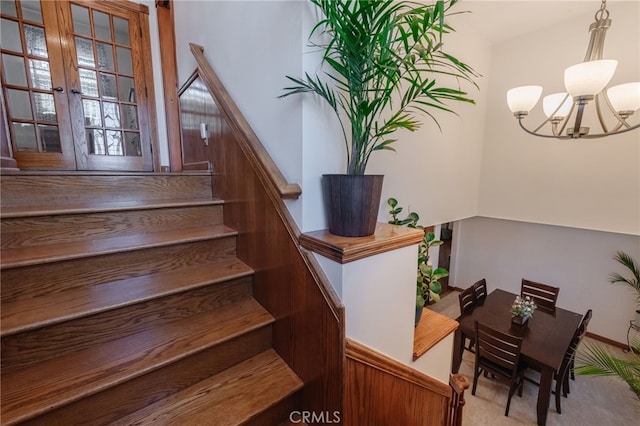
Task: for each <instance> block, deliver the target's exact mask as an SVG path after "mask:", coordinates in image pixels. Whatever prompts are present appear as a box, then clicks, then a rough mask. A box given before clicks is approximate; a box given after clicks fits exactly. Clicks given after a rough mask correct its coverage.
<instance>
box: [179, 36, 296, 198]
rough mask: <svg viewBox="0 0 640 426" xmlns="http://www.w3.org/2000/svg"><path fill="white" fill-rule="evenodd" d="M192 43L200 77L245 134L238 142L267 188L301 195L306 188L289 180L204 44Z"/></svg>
mask: <svg viewBox="0 0 640 426" xmlns="http://www.w3.org/2000/svg"><path fill="white" fill-rule="evenodd" d="M189 47H190V48H191V53H193V56H194V58H195V60H196V63H197V64H198V71H199V74H200V78H202V81H203V82H204V84H205V85H206V86H207V89H209V93H211V95H212V96H213V97H214V99H215V100H216V103H217V104H218V106H219V107H220V109H221V110H222V111H223V112H224V114H225V115H226V119H227V122H228V123H229V124H230V125H231V127H232V129H233V131H234V132H235V133H236V134H238V135H240V136H241V137H239V138H238V143H239V144H240V147H241V149H242V151H243V152H244V154H245V155H246V156H247V158H248V159H249V161H250V162H251V163H252V165H253V166H254V169H255V170H256V172H257V173H258V175H259V176H260V179H261V180H262V182H263V183H264V184H265V186H266V187H267V188H269V189H270V190H272V191H275V192H276V194H277V195H278V196H279V197H280V198H283V199H297V198H298V197H299V196H300V194H302V189H301V188H300V186H299V185H298V184H296V183H289V182H287V180H286V179H285V178H284V176H283V175H282V173H281V172H280V170H279V169H278V167H277V166H276V164H275V163H274V162H273V159H272V158H271V156H270V155H269V153H268V152H267V150H266V149H265V148H264V146H263V145H262V143H261V142H260V140H259V139H258V136H257V135H256V134H255V133H254V131H253V129H252V128H251V126H250V125H249V123H248V122H247V120H246V119H245V118H244V116H243V115H242V113H241V112H240V109H239V108H238V106H237V105H236V104H235V102H234V101H233V99H231V96H230V95H229V92H227V89H225V87H224V85H223V84H222V82H221V81H220V79H219V78H218V76H217V75H216V73H215V71H214V70H213V68H211V65H209V62H208V61H207V59H206V58H205V56H204V47H202V46H199V45H197V44H194V43H189Z"/></svg>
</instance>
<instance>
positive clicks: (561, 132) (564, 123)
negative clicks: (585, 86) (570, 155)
mask: <svg viewBox="0 0 640 426" xmlns="http://www.w3.org/2000/svg"><path fill="white" fill-rule="evenodd" d="M567 96H569V95H568V94H567ZM574 109H576V103H575V102H573V103H572V104H571V109H570V110H569V113H568V114H567V116H566V117H565V118H564V121H563V122H562V127H561V128H560V132H559V134H563V133H564V129H565V128H566V127H567V124H569V118H570V117H571V114H573V110H574Z"/></svg>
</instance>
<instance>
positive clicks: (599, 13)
mask: <svg viewBox="0 0 640 426" xmlns="http://www.w3.org/2000/svg"><path fill="white" fill-rule="evenodd" d="M605 14H606V15H605ZM595 18H596V21H601V20H603V19H609V11H608V10H607V0H602V3H601V4H600V9H598V11H597V12H596V14H595Z"/></svg>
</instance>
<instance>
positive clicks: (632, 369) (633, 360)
mask: <svg viewBox="0 0 640 426" xmlns="http://www.w3.org/2000/svg"><path fill="white" fill-rule="evenodd" d="M635 350H636V351H635V352H634V351H632V352H630V353H629V354H627V356H626V357H619V356H616V355H614V354H612V353H611V351H609V350H608V349H606V348H604V347H602V346H600V345H595V344H589V343H585V344H584V348H583V349H582V350H581V351H579V352H578V353H577V354H576V362H577V366H576V368H575V372H576V374H581V375H591V376H618V377H620V378H621V379H622V380H624V381H625V382H627V383H628V384H629V386H630V387H631V389H632V390H633V392H634V393H635V394H636V396H637V397H638V398H640V343H639V342H636V343H635Z"/></svg>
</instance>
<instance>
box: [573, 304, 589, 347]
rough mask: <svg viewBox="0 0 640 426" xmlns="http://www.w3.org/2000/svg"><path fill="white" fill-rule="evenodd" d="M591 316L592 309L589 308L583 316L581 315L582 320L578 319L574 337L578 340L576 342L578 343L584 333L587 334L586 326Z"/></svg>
mask: <svg viewBox="0 0 640 426" xmlns="http://www.w3.org/2000/svg"><path fill="white" fill-rule="evenodd" d="M592 316H593V311H591V309H589V310H588V311H587V313H586V314H584V317H582V321H580V325H579V326H578V330H577V331H576V339H577V340H578V343H580V341H581V340H582V338H583V337H584V336H585V334H587V327H588V326H589V321H591V317H592ZM576 346H577V345H576Z"/></svg>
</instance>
